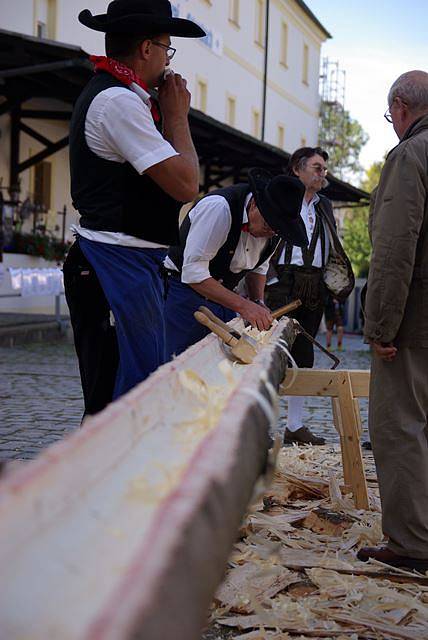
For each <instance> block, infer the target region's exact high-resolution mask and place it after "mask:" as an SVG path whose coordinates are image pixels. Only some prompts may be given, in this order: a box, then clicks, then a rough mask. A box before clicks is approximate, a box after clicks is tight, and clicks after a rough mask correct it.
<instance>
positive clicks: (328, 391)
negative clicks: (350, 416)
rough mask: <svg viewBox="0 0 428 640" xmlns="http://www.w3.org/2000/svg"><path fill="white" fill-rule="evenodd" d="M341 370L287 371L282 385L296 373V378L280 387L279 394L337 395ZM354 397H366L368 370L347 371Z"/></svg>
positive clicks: (368, 383)
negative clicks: (288, 385)
mask: <svg viewBox="0 0 428 640" xmlns="http://www.w3.org/2000/svg"><path fill="white" fill-rule="evenodd" d="M341 373H343V372H342V371H340V370H338V371H332V370H331V369H298V370H297V372H296V371H295V372H293V371H292V370H288V371H287V376H286V378H285V380H284V383H283V385H284V387H287V383H288V381H289V378H292V376H293V375H296V379H295V381H294V382H293V384H292V385H291V386H290V387H289V388H285V389H284V388H282V387H281V389H280V395H284V396H325V397H335V396H338V395H339V394H338V387H337V384H338V380H339V379H340V374H341ZM349 375H350V378H351V386H352V395H353V397H354V398H367V397H368V395H369V385H370V372H369V371H364V370H359V369H355V370H352V371H349Z"/></svg>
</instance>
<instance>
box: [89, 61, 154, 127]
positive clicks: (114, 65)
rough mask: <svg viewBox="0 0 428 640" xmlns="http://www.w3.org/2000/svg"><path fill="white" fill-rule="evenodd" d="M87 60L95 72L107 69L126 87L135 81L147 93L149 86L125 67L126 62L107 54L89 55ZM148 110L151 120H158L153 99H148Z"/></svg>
mask: <svg viewBox="0 0 428 640" xmlns="http://www.w3.org/2000/svg"><path fill="white" fill-rule="evenodd" d="M89 60H90V61H91V62H92V63H93V65H94V71H95V73H96V72H97V71H107V73H110V75H112V76H114V77H115V78H116V79H117V80H120V82H123V84H126V86H127V87H129V86H130V85H131V84H132V83H133V82H135V84H138V86H139V87H141V88H142V89H144V91H147V93H149V87H148V86H147V85H146V83H145V82H143V81H142V80H141V78H139V77H138V76H137V74H136V73H135V71H133V70H132V69H130V68H129V67H127V66H126V64H123V62H119V61H118V60H114V59H113V58H108V57H107V56H89ZM150 110H151V112H152V116H153V120H154V121H155V122H159V120H160V113H159V110H158V108H157V106H156V104H155V103H154V102H153V100H150Z"/></svg>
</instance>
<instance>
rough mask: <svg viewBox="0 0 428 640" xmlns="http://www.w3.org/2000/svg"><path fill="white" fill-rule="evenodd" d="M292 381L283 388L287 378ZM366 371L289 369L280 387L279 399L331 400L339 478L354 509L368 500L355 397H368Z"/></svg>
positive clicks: (358, 411) (356, 398) (366, 506)
mask: <svg viewBox="0 0 428 640" xmlns="http://www.w3.org/2000/svg"><path fill="white" fill-rule="evenodd" d="M293 375H296V378H295V380H294V382H293V383H292V384H291V385H290V387H287V385H288V384H289V383H290V379H291V378H292V376H293ZM369 383H370V372H369V371H360V370H343V371H340V370H339V371H332V370H331V369H297V371H296V370H295V371H294V372H293V371H292V370H289V371H288V373H287V376H286V377H285V379H284V382H283V386H281V387H280V395H282V396H326V397H330V398H331V399H332V409H333V423H334V426H335V428H336V429H337V431H338V433H339V436H340V448H341V452H342V464H343V477H344V480H345V485H346V487H347V488H349V490H350V491H352V495H353V499H354V503H355V506H356V508H357V509H368V508H369V498H368V493H367V483H366V477H365V473H364V464H363V456H362V452H361V444H360V436H361V416H360V406H359V400H358V399H359V398H367V397H368V395H369Z"/></svg>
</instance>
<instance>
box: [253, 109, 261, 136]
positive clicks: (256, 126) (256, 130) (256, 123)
mask: <svg viewBox="0 0 428 640" xmlns="http://www.w3.org/2000/svg"><path fill="white" fill-rule="evenodd" d="M251 133H252V134H253V136H254V137H255V138H260V111H259V110H258V109H253V112H252V127H251Z"/></svg>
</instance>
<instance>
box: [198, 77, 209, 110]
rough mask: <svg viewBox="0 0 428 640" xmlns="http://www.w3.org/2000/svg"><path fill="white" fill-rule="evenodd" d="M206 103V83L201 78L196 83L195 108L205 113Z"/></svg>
mask: <svg viewBox="0 0 428 640" xmlns="http://www.w3.org/2000/svg"><path fill="white" fill-rule="evenodd" d="M207 103H208V83H207V81H206V80H204V79H203V78H197V81H196V108H197V109H199V110H200V111H203V112H204V113H206V111H207Z"/></svg>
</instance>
